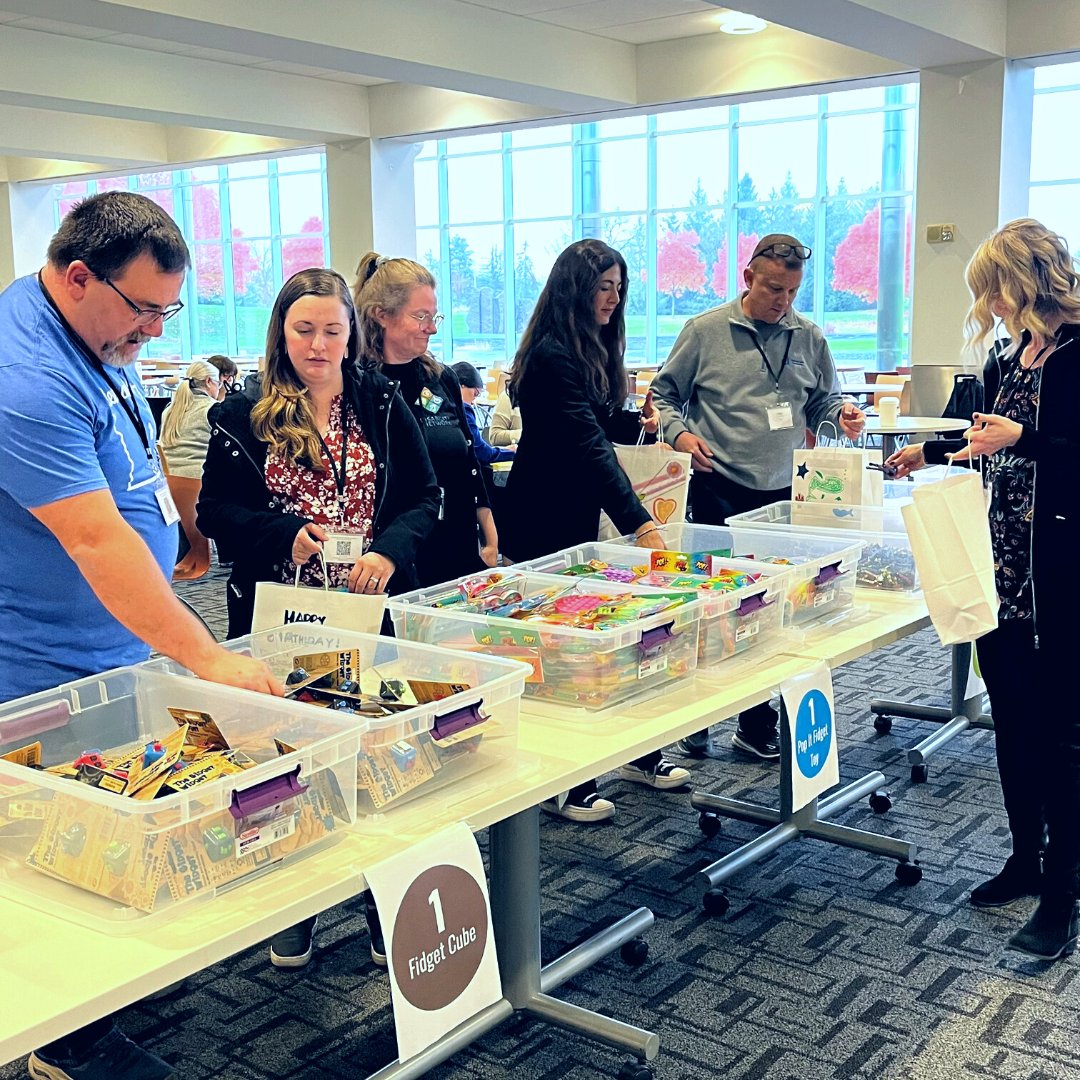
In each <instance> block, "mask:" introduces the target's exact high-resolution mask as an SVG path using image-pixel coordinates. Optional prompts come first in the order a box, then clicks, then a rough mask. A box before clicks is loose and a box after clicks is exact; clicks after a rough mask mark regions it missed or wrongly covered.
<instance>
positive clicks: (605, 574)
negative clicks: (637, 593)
mask: <svg viewBox="0 0 1080 1080" xmlns="http://www.w3.org/2000/svg"><path fill="white" fill-rule="evenodd" d="M642 572H645V573H647V572H648V571H647V568H642ZM562 573H563V574H564V575H566V576H567V577H590V578H603V580H604V581H618V582H620V583H622V584H624V585H631V584H633V583H634V582H635V581H637V579H638V577H640V573H639V572H638V570H637V569H632V570H631V569H627V568H626V567H625V566H610V565H609V564H608V563H606V562H601V561H600V560H599V559H591V560H590V561H589V562H587V563H578V564H577V565H576V566H570V567H568V568H567V569H566V570H563V571H562Z"/></svg>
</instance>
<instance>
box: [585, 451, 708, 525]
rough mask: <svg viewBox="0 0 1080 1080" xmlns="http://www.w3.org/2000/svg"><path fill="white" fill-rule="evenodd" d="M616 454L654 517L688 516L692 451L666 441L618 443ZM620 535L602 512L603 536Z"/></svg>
mask: <svg viewBox="0 0 1080 1080" xmlns="http://www.w3.org/2000/svg"><path fill="white" fill-rule="evenodd" d="M615 456H616V457H617V458H618V459H619V464H620V465H621V466H622V470H623V472H624V473H626V475H627V476H628V477H629V478H630V483H631V484H633V486H634V491H635V492H637V496H638V498H639V499H641V501H642V503H643V504H644V506H645V509H646V510H648V511H649V513H650V514H651V515H652V517H653V520H654V521H657V522H659V523H660V524H661V525H667V524H669V523H671V524H679V523H680V522H683V521H685V520H686V507H687V504H688V502H689V498H690V461H691V458H690V455H689V454H683V453H681V452H679V451H678V450H672V449H670V448H669V447H667V446H665V445H664V444H662V443H652V444H650V445H648V446H645V445H642V444H641V443H638V445H637V446H620V445H616V446H615ZM618 535H619V532H618V530H617V529H616V528H615V524H614V522H612V520H611V518H609V517H608V516H607V514H601V515H600V535H599V537H598V539H600V540H612V539H614V538H615V537H617V536H618Z"/></svg>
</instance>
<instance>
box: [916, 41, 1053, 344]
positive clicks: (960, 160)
mask: <svg viewBox="0 0 1080 1080" xmlns="http://www.w3.org/2000/svg"><path fill="white" fill-rule="evenodd" d="M1031 85H1032V79H1031V71H1030V69H1027V68H1024V67H1022V66H1021V65H1010V64H1007V63H1006V61H1004V60H997V61H992V62H989V63H985V64H964V65H958V66H955V67H949V68H935V69H932V70H927V71H923V72H921V82H920V89H919V147H918V170H917V171H918V176H917V181H916V192H915V233H914V243H913V282H914V284H913V292H912V333H911V338H912V341H911V358H912V363H913V364H915V365H955V364H961V363H963V362H965V361H967V362H968V363H971V362H973V358H971V357H970V356H967V355H966V354H965V353H964V344H963V322H964V314H965V312H966V311H967V309H968V306H969V305H970V302H971V297H970V295H969V293H968V290H967V286H966V285H965V284H964V267H965V266H966V265H967V263H968V260H969V259H970V258H971V256H972V254H973V253H974V251H975V248H976V247H978V246H979V244H980V243H981V242H982V240H983V239H985V237H986V236H987V235H988V234H989V233H991V232H993V230H994V229H996V228H997V227H998V225H1000V224H1001V223H1002V222H1003V221H1006V220H1008V219H1010V218H1013V217H1018V216H1021V215H1022V214H1024V213H1025V212H1026V210H1027V183H1028V174H1029V171H1030V153H1031ZM938 224H952V225H955V226H956V234H955V239H954V240H953V241H952V243H945V244H929V243H927V240H926V228H927V226H928V225H938ZM979 362H980V364H981V360H980V361H979Z"/></svg>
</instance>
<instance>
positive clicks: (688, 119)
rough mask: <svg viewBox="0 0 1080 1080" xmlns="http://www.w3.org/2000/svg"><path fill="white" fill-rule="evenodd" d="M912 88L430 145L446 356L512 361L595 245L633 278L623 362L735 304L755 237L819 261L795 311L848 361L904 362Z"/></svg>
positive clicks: (420, 250)
mask: <svg viewBox="0 0 1080 1080" xmlns="http://www.w3.org/2000/svg"><path fill="white" fill-rule="evenodd" d="M916 95H917V87H916V86H915V85H914V84H911V85H903V86H893V87H875V88H870V89H859V90H848V91H841V92H837V93H831V94H815V95H807V96H800V97H789V98H783V99H779V100H775V101H761V102H753V103H749V104H742V105H721V106H713V107H708V108H699V109H693V110H681V111H676V112H665V113H661V114H657V115H651V116H647V115H639V116H631V117H625V118H620V119H615V120H604V121H599V122H594V123H588V124H574V125H561V126H554V127H539V128H530V129H526V130H515V131H512V132H503V133H499V132H494V133H492V132H488V133H483V134H477V135H471V136H466V137H460V138H454V139H446V140H440V141H432V142H428V143H426V144H424V146H423V148H422V150H421V152H420V154H419V155H418V157H417V159H416V164H415V177H416V187H415V190H416V222H417V245H416V249H417V257H418V258H419V259H420V261H421V262H424V263H425V264H426V265H428V266H429V267H430V268H431V269H432V271H433V272H434V273H435V274H436V276H437V277H438V279H439V286H440V287H439V296H440V301H441V304H442V307H443V308H444V310H445V311H446V312H447V313H448V315H450V318H448V319H447V321H446V323H444V324H443V329H442V332H441V333H440V335H439V337H438V338H435V339H433V345H436V346H438V347H439V348H440V349H441V351H442V354H443V356H444V357H445V358H446V359H448V360H449V359H455V360H461V359H468V360H471V361H473V362H474V363H476V364H478V365H479V366H481V367H488V366H491V365H492V364H495V363H500V364H504V363H505V362H506V361H507V359H508V358H510V357H512V356H513V354H514V351H515V349H516V347H517V342H518V339H519V338H520V335H521V331H522V330H523V328H524V326H525V323H526V322H527V321H528V318H529V315H530V314H531V312H532V308H533V305H534V303H535V301H536V297H537V295H538V294H539V291H540V289H541V287H542V286H543V283H544V280H545V278H546V276H547V273H548V271H549V270H550V268H551V265H552V263H553V262H554V260H555V257H556V256H557V255H558V254H559V252H560V251H561V250H562V249H563V248H564V247H565V246H566V245H567V244H569V243H570V242H571V241H573V240H575V239H579V238H581V237H583V236H597V237H600V238H601V239H603V240H605V241H607V242H608V243H610V244H611V245H613V246H614V247H617V248H618V249H619V250H620V251H621V252H622V254H623V256H624V257H625V259H626V262H627V266H628V269H629V276H630V291H629V297H628V302H627V338H628V350H627V360H628V362H629V363H631V364H651V363H657V362H660V361H662V360H663V359H664V358H665V357H666V355H667V353H668V350H669V349H670V348H671V345H672V344H673V343H674V340H675V337H676V336H677V335H678V333H679V330H680V329H681V328H682V326H683V324H684V323H685V322H686V319H687V318H688V317H689V316H691V315H695V314H697V313H698V312H701V311H704V310H706V309H707V308H710V307H713V306H715V305H717V304H719V303H722V302H724V301H725V300H728V299H730V298H733V297H735V296H737V295H738V292H739V289H740V288H741V283H742V271H743V268H744V267H745V265H746V262H747V258H748V256H749V253H750V251H751V250H752V249H753V247H754V245H755V244H756V243H757V241H758V239H759V238H760V237H762V236H764V235H765V234H766V233H770V232H787V233H793V234H794V235H796V236H798V237H799V238H800V239H802V240H803V242H804V243H807V244H809V245H810V246H811V247H812V248H813V249H814V254H813V257H812V259H811V260H810V262H809V263H808V265H807V270H806V273H805V275H804V279H803V285H802V289H801V291H800V294H799V297H798V300H797V302H796V306H797V307H798V308H799V310H801V311H802V312H804V313H805V314H806V315H808V316H810V317H811V318H813V319H814V320H815V321H816V322H817V323H819V324H820V325H821V326H822V328H823V329H824V330H825V333H826V334H827V336H828V338H829V341H830V344H831V346H832V349H833V352H834V354H835V355H836V357H837V362H838V363H839V364H845V365H850V366H852V367H861V368H864V369H892V368H895V367H896V366H897V365H898V364H904V363H907V362H908V356H909V324H910V318H909V316H910V295H911V283H910V262H911V230H912V195H913V188H914V180H915V144H916V140H915V130H914V127H915V118H916V110H915V104H916Z"/></svg>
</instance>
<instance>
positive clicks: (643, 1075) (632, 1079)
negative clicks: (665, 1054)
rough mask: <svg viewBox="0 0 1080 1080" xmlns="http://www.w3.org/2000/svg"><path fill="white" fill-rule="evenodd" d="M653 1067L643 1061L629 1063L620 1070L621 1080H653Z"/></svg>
mask: <svg viewBox="0 0 1080 1080" xmlns="http://www.w3.org/2000/svg"><path fill="white" fill-rule="evenodd" d="M654 1075H655V1074H654V1073H653V1070H652V1066H651V1065H646V1064H645V1063H644V1062H643V1061H628V1062H627V1063H626V1064H625V1065H624V1066H623V1067H622V1068H621V1069H620V1070H619V1080H653V1076H654Z"/></svg>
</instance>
